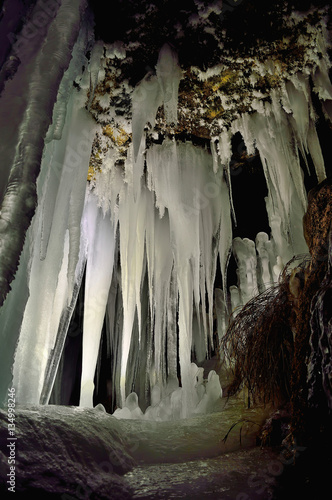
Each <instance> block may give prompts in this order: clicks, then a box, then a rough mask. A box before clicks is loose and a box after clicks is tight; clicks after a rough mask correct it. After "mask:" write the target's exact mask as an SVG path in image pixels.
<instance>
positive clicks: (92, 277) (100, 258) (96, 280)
mask: <svg viewBox="0 0 332 500" xmlns="http://www.w3.org/2000/svg"><path fill="white" fill-rule="evenodd" d="M83 226H84V230H85V232H86V235H87V245H88V248H87V263H86V280H85V300H84V322H83V360H82V377H81V397H80V406H88V407H93V401H92V397H93V390H94V383H93V380H94V374H95V370H96V364H97V357H98V351H99V344H100V337H101V331H102V327H103V322H104V318H105V312H106V305H107V299H108V294H109V289H110V286H111V280H112V273H113V264H114V247H115V239H114V229H113V225H112V223H111V220H110V214H109V213H106V214H104V213H103V211H102V209H101V208H100V207H98V198H97V197H96V196H95V195H94V193H93V192H89V193H88V195H87V200H86V207H85V210H84V214H83Z"/></svg>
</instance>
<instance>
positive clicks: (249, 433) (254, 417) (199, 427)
mask: <svg viewBox="0 0 332 500" xmlns="http://www.w3.org/2000/svg"><path fill="white" fill-rule="evenodd" d="M270 412H271V411H269V409H267V408H266V409H263V408H252V409H247V408H245V406H244V404H243V400H242V398H232V399H229V400H228V401H227V398H223V399H222V400H221V403H220V411H217V412H215V413H210V414H208V415H199V416H197V417H192V418H187V419H183V420H177V421H168V422H167V421H166V422H155V421H145V420H119V421H118V422H119V424H120V428H121V429H122V434H123V436H126V438H125V446H126V450H127V451H128V452H129V453H130V454H131V455H132V457H133V458H134V459H135V460H136V461H137V462H138V463H145V464H156V463H165V462H173V463H174V462H185V461H188V460H195V459H201V458H208V457H215V456H217V455H220V454H222V453H228V452H231V451H234V450H237V449H239V448H247V447H250V446H255V444H256V436H257V433H258V431H259V429H260V426H261V425H262V424H263V422H264V421H265V420H266V418H267V417H268V415H269V414H270ZM234 424H237V425H235V426H234V428H233V429H232V430H231V432H229V434H228V437H227V439H226V442H224V441H223V439H224V437H225V436H226V434H227V433H228V431H229V430H230V429H231V427H232V426H233V425H234Z"/></svg>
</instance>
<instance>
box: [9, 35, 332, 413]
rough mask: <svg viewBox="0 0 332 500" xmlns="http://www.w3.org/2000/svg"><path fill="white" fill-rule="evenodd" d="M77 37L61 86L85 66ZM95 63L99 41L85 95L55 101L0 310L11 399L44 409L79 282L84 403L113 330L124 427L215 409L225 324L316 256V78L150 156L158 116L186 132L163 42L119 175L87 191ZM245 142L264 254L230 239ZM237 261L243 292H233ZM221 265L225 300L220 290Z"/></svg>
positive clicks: (107, 173) (298, 78)
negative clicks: (292, 267) (195, 140)
mask: <svg viewBox="0 0 332 500" xmlns="http://www.w3.org/2000/svg"><path fill="white" fill-rule="evenodd" d="M80 40H81V39H80V38H79V39H78V42H77V45H76V49H75V50H74V52H73V54H74V55H73V59H72V62H71V65H70V66H69V68H68V70H67V73H66V74H65V76H64V80H63V83H62V87H61V88H60V89H65V88H67V87H66V81H70V79H71V78H72V76H70V75H72V74H73V72H75V71H76V72H78V68H79V67H81V66H82V64H81V62H82V60H83V57H84V56H83V53H84V51H83V50H80V45H79V44H80V43H81V42H80ZM102 57H103V50H101V46H100V45H98V44H97V45H96V46H95V48H94V51H93V55H92V57H91V60H90V66H88V67H87V68H86V69H85V73H84V74H83V75H81V76H80V86H81V90H80V91H77V90H75V89H74V90H71V91H64V90H63V91H62V92H60V91H59V95H58V102H57V104H56V106H55V108H54V119H53V125H52V126H51V127H50V129H49V132H48V135H47V143H46V145H45V148H44V152H43V160H42V166H41V174H40V176H39V179H38V208H37V211H36V214H35V216H34V219H33V223H32V225H31V226H30V228H29V230H28V234H27V238H26V242H25V246H24V249H23V254H22V257H21V261H20V266H19V270H18V272H17V275H16V279H15V281H14V284H13V290H12V292H11V293H10V294H9V296H8V298H7V300H6V302H5V304H4V306H3V308H2V309H1V311H0V320H1V324H2V332H3V335H4V336H5V337H6V336H7V337H10V335H11V334H12V331H13V330H14V331H16V332H17V334H18V333H19V340H18V344H17V347H16V351H15V357H14V356H13V354H14V353H13V352H12V353H10V356H9V357H10V359H11V361H12V362H13V381H12V383H13V385H14V387H15V388H16V393H17V400H18V402H19V403H22V404H24V403H34V404H35V403H39V402H40V401H41V402H43V403H47V402H48V398H49V395H50V391H51V389H52V385H53V383H54V377H55V375H56V372H57V370H58V365H59V362H60V357H61V352H62V348H63V345H64V342H65V338H66V334H67V329H68V325H69V320H70V317H71V315H72V313H73V310H74V307H75V302H76V299H77V294H78V290H79V288H80V286H81V281H82V279H83V274H84V269H85V274H84V279H85V304H84V326H83V363H82V377H81V396H80V404H81V405H83V406H92V405H93V391H94V375H95V370H96V366H97V364H98V351H99V346H100V339H101V334H102V328H103V324H104V322H105V328H106V335H107V338H108V343H109V346H108V348H109V350H110V352H111V353H112V359H113V366H112V368H111V372H112V373H110V377H111V379H112V380H111V384H112V394H113V397H114V398H115V401H116V405H117V407H118V409H117V410H116V411H115V413H114V414H115V416H118V417H120V418H147V419H157V420H158V419H159V420H167V419H177V418H184V417H188V416H190V415H195V414H199V413H202V412H207V411H212V410H213V407H214V404H215V403H216V402H217V401H218V399H220V397H221V395H222V392H221V387H220V382H219V377H218V375H217V374H216V373H215V372H214V371H213V370H211V371H210V373H209V375H208V378H207V379H206V380H204V374H203V371H204V370H203V368H201V367H199V364H200V363H202V361H204V359H205V358H206V357H207V356H208V354H209V350H211V349H212V348H217V345H215V342H216V341H218V339H219V340H220V339H221V338H222V336H223V334H224V331H225V328H226V324H227V318H228V317H229V314H230V313H231V312H232V311H236V309H237V308H238V307H240V306H241V305H243V304H244V303H245V302H247V301H248V300H249V299H250V298H251V297H252V296H253V295H254V294H256V293H258V291H259V290H262V289H264V288H265V287H266V286H267V285H268V283H271V282H274V281H276V280H277V279H278V275H279V272H280V270H281V269H282V267H283V265H284V264H286V262H287V261H288V260H289V259H290V258H291V257H292V256H293V255H294V254H298V253H305V252H307V246H306V243H305V241H304V238H303V235H302V216H303V214H304V211H305V209H306V203H307V201H306V194H305V189H304V184H303V174H302V170H301V166H300V160H299V153H298V151H300V152H302V154H304V157H305V155H306V154H307V153H308V154H310V155H311V157H312V159H313V162H314V165H315V169H316V172H317V177H318V179H319V180H322V179H323V178H324V177H325V168H324V161H323V157H322V153H321V150H320V145H319V140H318V137H317V133H316V129H315V113H314V109H313V105H312V102H311V98H310V88H309V77H308V76H307V75H306V76H303V75H298V74H297V75H294V76H293V77H292V79H291V80H290V81H288V82H287V84H285V86H284V87H283V88H281V89H280V91H275V92H274V94H273V95H272V99H271V102H270V103H264V104H262V103H260V105H259V106H258V105H257V109H256V111H255V112H254V113H252V114H245V115H242V116H239V118H238V119H237V120H236V121H235V122H234V123H233V125H232V128H231V129H228V130H226V129H225V130H224V131H223V132H222V133H221V134H220V135H219V136H218V137H215V138H213V140H212V141H211V152H210V151H209V150H207V149H203V148H200V147H197V146H194V145H193V144H192V143H190V142H183V143H179V142H176V141H175V140H172V139H170V138H167V139H165V140H164V141H163V143H162V144H153V145H151V146H149V148H146V144H145V132H144V127H145V125H146V123H148V122H149V123H150V125H151V126H153V124H154V120H155V116H156V113H157V110H158V108H159V107H160V106H162V105H163V106H164V109H165V115H166V121H167V122H168V123H170V124H171V123H176V120H177V112H176V110H177V94H178V86H179V82H180V79H181V70H180V68H179V65H178V61H177V56H176V54H175V53H174V51H173V50H172V49H171V48H170V47H169V46H168V45H165V46H164V47H162V48H161V51H160V54H159V59H158V63H157V67H156V74H155V75H151V74H148V75H146V77H145V78H144V79H143V80H142V82H141V83H140V84H139V85H138V86H137V87H136V88H135V90H134V92H133V96H132V101H133V102H132V108H133V118H132V145H131V146H130V148H129V151H128V155H127V159H126V161H125V164H124V166H121V165H119V164H118V163H117V162H116V161H115V157H114V155H113V152H112V151H111V150H110V151H109V153H108V158H107V161H106V162H105V165H103V167H102V169H101V172H99V173H98V174H97V175H96V178H95V180H94V181H93V182H90V184H89V185H88V186H87V183H86V179H87V174H88V167H89V159H90V158H89V157H90V152H91V145H92V142H93V139H94V137H95V133H96V131H97V130H98V125H97V124H96V123H95V122H94V121H93V119H92V117H91V115H90V114H89V113H88V111H87V110H86V109H85V108H84V105H85V101H84V92H86V90H87V89H88V88H90V92H91V94H93V92H94V91H95V88H96V85H97V83H98V78H99V70H100V68H101V65H102V63H101V59H102ZM68 72H69V76H68ZM70 72H71V73H70ZM312 77H313V80H314V83H315V85H316V87H317V89H318V90H319V91H320V92H321V99H323V100H325V99H331V98H332V88H331V85H330V84H327V82H328V81H329V80H328V77H327V68H326V67H325V66H324V65H323V63H322V66H321V67H320V68H319V70H317V71H315V72H314V74H313V75H312ZM74 78H75V76H74ZM66 79H67V80H66ZM321 82H324V93H323V90H321V89H322V83H321ZM67 90H68V89H67ZM91 94H90V95H91ZM237 132H240V133H241V135H242V137H243V139H244V141H245V144H246V147H247V151H248V153H249V154H253V153H254V151H255V150H257V151H258V153H259V155H260V158H261V162H262V165H263V169H264V174H265V178H266V182H267V186H268V196H267V198H266V209H267V214H268V218H269V224H270V228H271V234H270V235H267V234H265V233H259V234H258V235H257V238H256V241H255V242H253V241H251V240H248V239H245V238H244V239H241V238H236V239H234V240H233V238H232V222H231V219H232V212H233V217H235V218H236V214H235V213H234V208H233V201H232V189H231V178H230V177H231V176H230V160H231V154H232V148H231V138H232V136H233V135H234V134H235V133H237ZM294 145H295V146H294ZM231 251H232V252H233V254H234V256H235V259H236V262H237V267H238V286H232V287H231V288H230V290H229V291H228V290H227V279H226V276H227V264H228V259H229V255H230V252H231ZM218 259H219V262H220V267H221V272H222V276H223V290H222V291H221V289H217V290H214V279H215V275H216V269H217V261H218ZM214 312H215V316H216V318H217V329H218V332H217V333H218V338H216V336H214V331H213V317H214ZM105 318H106V321H105ZM13 358H14V359H13ZM193 359H194V360H195V361H196V363H194V362H192V360H193ZM9 383H10V380H8V384H9ZM142 408H143V409H145V413H144V414H143V410H142Z"/></svg>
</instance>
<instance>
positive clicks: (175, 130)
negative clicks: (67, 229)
mask: <svg viewBox="0 0 332 500" xmlns="http://www.w3.org/2000/svg"><path fill="white" fill-rule="evenodd" d="M90 5H91V8H92V10H93V12H94V17H95V35H96V39H97V40H99V44H100V45H103V46H104V54H103V57H102V65H103V71H102V77H101V78H99V81H98V84H97V85H96V87H95V88H93V89H90V91H89V93H88V96H87V107H88V108H89V110H90V112H91V113H92V114H93V116H94V117H95V119H96V121H97V122H98V123H100V125H101V127H102V128H101V132H100V134H98V135H97V136H96V141H95V143H94V148H93V154H92V159H91V168H90V178H92V177H93V173H94V171H96V170H99V169H100V168H101V164H102V161H103V153H105V152H106V151H107V150H109V148H113V149H115V151H116V155H117V160H118V161H120V162H121V161H123V160H124V159H125V157H126V152H127V148H128V146H129V144H130V143H131V118H132V92H133V89H134V88H135V86H137V84H138V83H139V82H141V81H142V80H143V79H145V80H147V81H148V80H149V78H151V77H153V75H154V74H155V68H156V64H157V61H158V54H159V51H160V48H161V47H162V46H163V45H164V44H165V43H167V44H168V45H169V46H170V47H171V48H172V50H174V53H176V54H177V57H178V60H179V65H180V67H181V70H182V76H181V80H180V84H179V95H178V122H177V123H176V124H166V121H165V117H164V110H163V107H160V108H159V110H158V113H157V119H156V122H155V124H153V127H149V124H147V127H146V134H147V143H148V142H149V141H160V140H162V138H163V137H165V136H166V135H171V136H174V135H176V136H177V137H186V138H187V137H189V138H190V139H192V138H195V139H197V138H198V139H199V140H208V141H210V139H211V138H213V137H216V136H218V134H220V133H221V131H223V130H225V129H227V128H229V127H230V126H231V124H232V122H233V121H234V120H235V119H236V118H237V117H239V116H240V115H241V114H244V113H252V112H255V111H256V110H257V108H258V107H259V106H261V105H262V103H264V102H269V101H270V100H271V95H272V93H273V92H275V91H280V89H282V86H283V85H284V83H285V81H286V80H288V79H291V78H292V76H294V75H296V74H297V73H304V74H306V75H310V74H311V72H312V70H313V68H314V67H315V66H316V65H317V63H318V61H319V60H321V59H322V58H323V59H324V58H325V59H326V64H327V65H328V66H329V65H330V64H329V60H330V55H331V54H330V47H329V44H328V43H327V33H328V32H329V30H330V28H331V6H330V5H329V4H328V2H326V1H319V0H318V1H317V0H316V1H315V0H313V1H307V0H305V1H298V0H290V1H289V2H286V1H284V0H272V1H270V2H266V1H261V0H224V2H221V1H199V0H185V1H182V2H179V1H177V0H166V1H156V0H155V1H142V2H135V1H124V0H117V1H115V2H113V14H114V15H112V16H108V15H105V7H104V5H105V4H104V2H102V1H91V2H90ZM78 84H79V82H78Z"/></svg>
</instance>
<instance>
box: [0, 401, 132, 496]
mask: <svg viewBox="0 0 332 500" xmlns="http://www.w3.org/2000/svg"><path fill="white" fill-rule="evenodd" d="M15 424H16V428H15V436H16V437H17V440H15V446H16V448H15V449H16V453H15V460H16V463H15V483H16V485H15V491H16V494H18V495H20V494H21V495H28V494H29V496H33V497H35V498H40V497H39V495H41V496H43V497H44V498H46V497H48V495H54V498H62V499H64V498H67V496H68V498H73V499H83V498H98V499H103V500H108V499H112V500H113V499H126V498H131V494H130V490H129V488H128V487H127V485H126V482H125V480H124V479H123V478H122V477H121V476H122V475H123V474H125V473H126V472H128V471H129V470H130V469H131V468H132V466H133V464H134V462H133V459H132V458H131V457H130V455H129V454H128V453H127V451H126V450H125V447H124V445H123V432H122V430H121V428H120V427H119V423H118V422H117V420H116V419H115V418H113V417H112V416H110V415H107V414H106V413H105V412H103V411H98V410H97V411H96V410H95V409H79V408H74V407H64V406H34V407H17V408H16V419H15ZM7 438H8V420H7V412H5V411H3V410H0V443H1V447H0V458H1V462H0V471H1V474H0V476H1V482H0V491H1V496H2V497H3V495H5V494H6V492H7V487H8V485H7V484H6V478H7V473H8V472H9V465H8V462H7V460H8V453H7V450H8V448H7V444H8V440H7ZM66 495H67V496H66ZM19 498H21V496H19ZM24 498H26V497H25V496H24ZM52 498H53V496H52Z"/></svg>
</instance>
